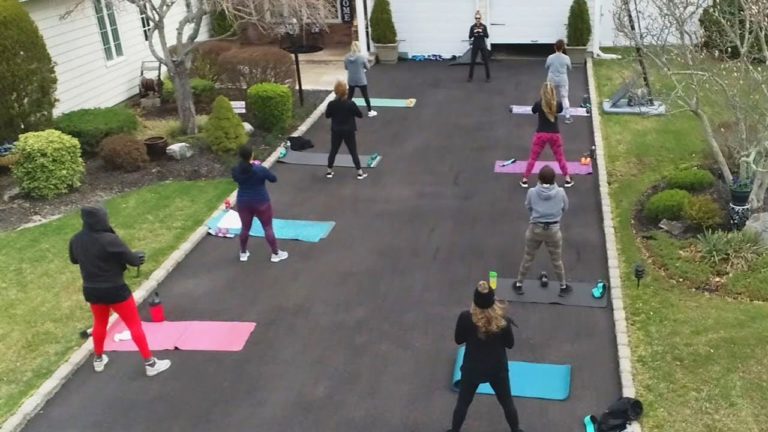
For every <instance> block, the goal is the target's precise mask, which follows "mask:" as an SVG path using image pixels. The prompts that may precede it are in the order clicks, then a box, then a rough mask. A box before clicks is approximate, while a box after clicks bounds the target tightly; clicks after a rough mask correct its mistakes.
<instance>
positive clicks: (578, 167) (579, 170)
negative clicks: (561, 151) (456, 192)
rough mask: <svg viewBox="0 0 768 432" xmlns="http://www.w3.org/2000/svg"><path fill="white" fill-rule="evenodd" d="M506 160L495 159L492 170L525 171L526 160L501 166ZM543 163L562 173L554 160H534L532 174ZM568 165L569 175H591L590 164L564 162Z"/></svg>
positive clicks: (515, 172)
mask: <svg viewBox="0 0 768 432" xmlns="http://www.w3.org/2000/svg"><path fill="white" fill-rule="evenodd" d="M504 162H506V161H496V163H494V165H493V172H496V173H502V174H523V173H524V172H525V165H526V164H527V163H528V161H516V162H514V163H511V164H509V165H507V166H501V165H502V164H503V163H504ZM544 165H549V166H551V167H552V168H554V169H555V173H557V174H562V172H561V171H560V165H558V164H557V162H555V161H536V162H534V164H533V174H537V173H538V172H539V171H541V169H542V168H543V167H544ZM566 165H568V174H570V175H591V174H592V164H591V163H590V164H589V165H582V164H581V163H580V162H566Z"/></svg>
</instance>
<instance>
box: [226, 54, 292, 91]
mask: <svg viewBox="0 0 768 432" xmlns="http://www.w3.org/2000/svg"><path fill="white" fill-rule="evenodd" d="M218 67H219V72H220V76H219V82H221V83H222V84H224V85H227V86H231V87H236V88H243V89H244V88H248V87H250V86H252V85H254V84H260V83H264V82H271V83H277V84H285V85H288V86H290V87H291V88H293V80H294V77H295V65H294V64H293V59H292V58H291V55H290V54H288V53H287V52H286V51H283V50H281V49H280V48H277V47H271V46H258V47H247V48H238V49H233V50H230V51H227V52H225V53H223V54H221V56H219V61H218Z"/></svg>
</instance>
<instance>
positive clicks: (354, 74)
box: [344, 54, 369, 86]
mask: <svg viewBox="0 0 768 432" xmlns="http://www.w3.org/2000/svg"><path fill="white" fill-rule="evenodd" d="M368 67H369V66H368V59H367V58H365V56H364V55H362V54H348V55H347V56H346V57H345V58H344V69H346V70H347V85H350V86H364V85H368V80H367V79H366V78H365V71H367V70H368Z"/></svg>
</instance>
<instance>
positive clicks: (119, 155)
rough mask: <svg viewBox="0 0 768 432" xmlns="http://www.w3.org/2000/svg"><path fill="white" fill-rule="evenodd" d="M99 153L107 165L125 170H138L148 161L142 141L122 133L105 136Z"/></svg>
mask: <svg viewBox="0 0 768 432" xmlns="http://www.w3.org/2000/svg"><path fill="white" fill-rule="evenodd" d="M99 155H100V156H101V159H102V160H103V161H104V164H105V165H107V166H108V167H110V168H112V169H116V170H120V171H125V172H133V171H138V170H140V169H141V168H142V167H143V166H144V165H145V164H146V163H147V162H149V156H148V155H147V148H146V146H144V143H143V142H141V141H139V140H138V139H137V138H136V137H134V136H131V135H124V134H121V135H115V136H111V137H107V138H105V139H104V141H102V142H101V147H100V151H99Z"/></svg>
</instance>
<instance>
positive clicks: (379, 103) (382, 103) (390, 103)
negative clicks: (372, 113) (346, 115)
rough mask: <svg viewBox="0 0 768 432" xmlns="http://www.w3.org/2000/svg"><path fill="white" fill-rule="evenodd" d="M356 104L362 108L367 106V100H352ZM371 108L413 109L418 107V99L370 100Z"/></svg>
mask: <svg viewBox="0 0 768 432" xmlns="http://www.w3.org/2000/svg"><path fill="white" fill-rule="evenodd" d="M352 101H354V102H355V103H356V104H358V105H360V106H364V105H365V99H363V98H352ZM370 101H371V106H375V107H389V108H413V107H414V105H416V99H415V98H411V99H384V98H370Z"/></svg>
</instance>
